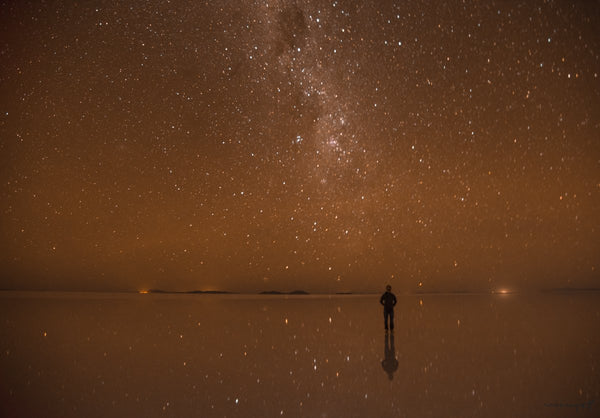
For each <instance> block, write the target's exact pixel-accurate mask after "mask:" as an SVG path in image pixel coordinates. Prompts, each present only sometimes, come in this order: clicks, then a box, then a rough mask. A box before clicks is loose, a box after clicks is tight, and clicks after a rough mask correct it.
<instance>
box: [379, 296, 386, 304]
mask: <svg viewBox="0 0 600 418" xmlns="http://www.w3.org/2000/svg"><path fill="white" fill-rule="evenodd" d="M384 295H385V294H383V295H381V297H380V298H379V304H380V305H383V296H384Z"/></svg>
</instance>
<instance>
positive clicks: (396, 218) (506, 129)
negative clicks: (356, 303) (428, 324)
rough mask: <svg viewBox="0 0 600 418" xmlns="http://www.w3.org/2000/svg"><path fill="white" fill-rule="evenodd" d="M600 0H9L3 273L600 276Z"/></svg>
mask: <svg viewBox="0 0 600 418" xmlns="http://www.w3.org/2000/svg"><path fill="white" fill-rule="evenodd" d="M599 26H600V4H599V3H598V2H588V1H579V2H567V1H498V2H494V1H473V2H470V1H465V2H459V1H449V2H431V1H396V2H393V1H386V0H381V1H336V0H332V1H297V2H293V1H276V0H273V1H247V0H243V1H214V0H211V1H207V2H200V1H170V2H168V1H160V2H159V1H131V2H129V1H124V2H118V1H81V2H71V1H68V2H58V1H34V2H32V1H8V2H2V5H1V7H0V135H1V136H0V138H1V139H0V159H1V164H0V172H1V180H2V182H1V187H0V204H1V210H2V212H1V214H2V215H1V218H0V233H1V236H2V239H1V242H0V245H1V247H0V288H4V289H8V288H10V289H57V290H139V289H147V288H161V289H170V290H192V289H202V290H210V289H223V290H230V291H240V292H246V291H247V292H256V291H260V290H269V289H276V290H282V291H289V290H294V289H304V290H307V291H311V292H340V291H355V292H361V291H380V290H382V289H383V286H384V285H385V284H386V283H390V284H392V286H393V287H394V290H395V291H397V292H410V291H415V290H421V291H449V290H469V291H492V290H499V289H510V290H515V291H520V290H535V289H545V288H556V287H594V286H598V284H599V283H600V274H599V271H598V270H599V268H600V231H599V229H600V77H599V73H600V36H599V35H598V27H599Z"/></svg>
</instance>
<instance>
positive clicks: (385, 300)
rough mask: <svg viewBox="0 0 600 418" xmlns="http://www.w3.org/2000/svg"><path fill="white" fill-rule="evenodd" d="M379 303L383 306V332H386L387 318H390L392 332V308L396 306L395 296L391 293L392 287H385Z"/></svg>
mask: <svg viewBox="0 0 600 418" xmlns="http://www.w3.org/2000/svg"><path fill="white" fill-rule="evenodd" d="M379 303H381V304H382V305H383V321H384V325H385V330H386V331H387V330H388V318H390V329H391V330H392V331H394V306H396V295H394V294H393V293H392V286H390V285H389V284H388V285H387V286H386V287H385V293H384V294H383V295H381V299H379Z"/></svg>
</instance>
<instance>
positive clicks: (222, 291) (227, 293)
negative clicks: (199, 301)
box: [148, 289, 236, 295]
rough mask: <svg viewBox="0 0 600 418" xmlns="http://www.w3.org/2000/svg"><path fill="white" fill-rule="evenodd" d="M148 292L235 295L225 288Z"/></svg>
mask: <svg viewBox="0 0 600 418" xmlns="http://www.w3.org/2000/svg"><path fill="white" fill-rule="evenodd" d="M148 293H169V294H172V293H177V294H195V295H197V294H199V295H235V294H236V293H235V292H228V291H226V290H184V291H180V290H163V289H149V290H148Z"/></svg>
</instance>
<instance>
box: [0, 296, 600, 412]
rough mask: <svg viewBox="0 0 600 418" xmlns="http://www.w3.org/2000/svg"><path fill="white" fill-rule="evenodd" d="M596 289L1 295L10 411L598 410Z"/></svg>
mask: <svg viewBox="0 0 600 418" xmlns="http://www.w3.org/2000/svg"><path fill="white" fill-rule="evenodd" d="M599 302H600V295H599V294H598V293H577V294H527V295H524V294H508V295H469V294H465V295H400V296H399V297H398V305H397V307H396V329H395V332H394V334H389V335H386V334H385V333H384V330H383V316H382V312H381V307H380V306H379V305H378V295H344V296H279V295H278V296H258V295H169V294H149V295H138V294H92V293H15V292H4V293H2V294H1V295H0V349H1V351H0V374H1V376H2V378H1V379H0V413H1V414H0V415H2V416H6V417H30V416H46V417H59V416H60V417H84V416H85V417H107V416H111V417H136V416H139V417H154V416H161V417H162V416H172V417H188V416H198V417H212V416H214V417H222V416H228V417H243V416H265V417H269V416H292V417H299V416H308V417H320V416H324V417H388V416H389V417H402V416H408V417H415V416H435V417H437V416H446V417H451V416H456V417H464V416H481V417H506V416H540V417H542V416H543V417H553V416H556V417H563V416H564V417H567V416H582V417H584V416H590V417H591V416H598V414H599V413H600V378H599V376H600V373H599V369H600V364H599V355H600V333H598V330H599V329H600V303H599Z"/></svg>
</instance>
